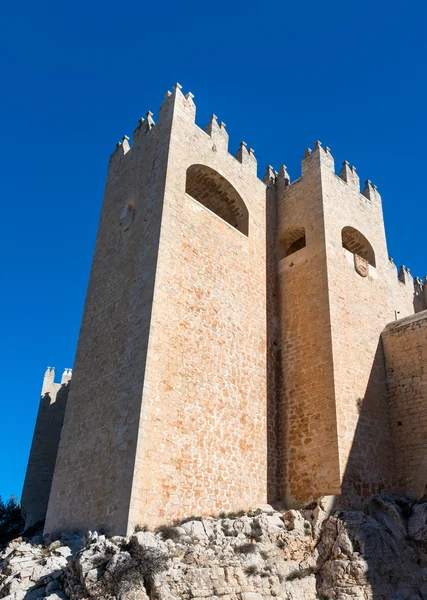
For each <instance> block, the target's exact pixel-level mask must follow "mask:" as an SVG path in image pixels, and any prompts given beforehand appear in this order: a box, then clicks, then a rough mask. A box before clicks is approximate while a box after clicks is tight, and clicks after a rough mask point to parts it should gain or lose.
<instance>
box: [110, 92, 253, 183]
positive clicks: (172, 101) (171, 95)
mask: <svg viewBox="0 0 427 600" xmlns="http://www.w3.org/2000/svg"><path fill="white" fill-rule="evenodd" d="M193 98H194V94H192V93H191V92H187V93H186V94H185V95H184V94H183V92H182V86H181V85H180V84H179V83H176V84H175V85H174V91H173V92H170V91H169V90H168V91H167V92H166V94H165V98H164V100H163V102H162V104H161V105H160V108H159V115H158V121H157V123H156V122H155V121H154V119H153V117H154V114H153V113H152V112H151V111H147V113H146V117H145V118H143V117H142V118H140V119H139V122H138V125H137V126H136V128H135V130H134V132H133V136H132V141H131V142H130V138H129V137H128V136H126V135H125V136H123V138H122V140H121V141H119V142H117V144H116V148H115V149H114V151H113V153H112V154H111V157H110V166H114V165H116V164H117V163H118V162H119V161H120V160H121V159H122V158H123V157H124V156H125V155H127V154H128V153H129V152H130V151H131V150H132V147H133V146H135V145H144V143H145V142H144V138H150V137H152V136H159V135H162V133H164V132H169V131H170V130H171V128H172V123H176V122H177V119H178V120H179V119H182V118H184V119H186V120H187V121H189V122H192V123H193V124H194V126H195V127H197V130H198V131H203V133H205V134H206V135H207V136H208V137H209V138H210V140H211V142H213V143H214V147H213V149H215V151H217V150H222V151H225V152H227V153H228V154H229V155H230V156H233V158H235V159H236V160H237V161H238V162H239V163H240V164H241V165H242V166H243V167H245V168H247V169H248V170H251V171H252V172H254V173H255V174H256V173H257V160H256V158H255V151H254V149H253V148H248V146H247V144H246V142H244V141H242V142H240V144H239V149H238V150H237V152H236V154H235V155H233V154H231V153H230V152H229V151H228V142H229V136H228V133H227V131H226V124H225V123H224V121H219V122H218V117H217V116H216V115H215V114H213V115H212V116H211V118H210V120H209V122H208V124H207V125H206V127H205V128H203V129H202V128H200V127H199V126H198V125H197V124H196V105H195V104H194V101H193ZM174 126H175V125H174ZM177 126H179V125H177Z"/></svg>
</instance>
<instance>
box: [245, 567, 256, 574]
mask: <svg viewBox="0 0 427 600" xmlns="http://www.w3.org/2000/svg"><path fill="white" fill-rule="evenodd" d="M245 573H247V575H256V574H257V573H258V567H257V566H256V565H249V566H248V567H246V569H245Z"/></svg>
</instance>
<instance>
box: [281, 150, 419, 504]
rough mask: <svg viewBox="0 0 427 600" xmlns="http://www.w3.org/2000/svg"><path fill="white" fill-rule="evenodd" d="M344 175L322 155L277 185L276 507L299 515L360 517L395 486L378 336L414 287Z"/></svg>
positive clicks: (367, 195)
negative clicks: (332, 497) (335, 507)
mask: <svg viewBox="0 0 427 600" xmlns="http://www.w3.org/2000/svg"><path fill="white" fill-rule="evenodd" d="M347 170H348V172H347V171H346V170H345V172H344V173H343V172H341V176H337V175H336V174H335V167H334V160H333V158H332V156H331V153H330V151H329V149H327V148H325V149H324V148H322V147H321V145H320V143H317V144H316V147H315V150H314V151H313V152H307V154H306V156H305V158H304V159H303V161H302V177H301V178H300V179H298V180H297V181H295V182H294V183H291V184H290V185H289V184H288V185H286V183H287V182H286V181H285V180H284V177H283V176H282V175H281V176H279V177H278V179H277V188H278V202H279V205H278V206H279V214H278V219H279V236H278V238H279V257H281V256H283V258H281V259H280V261H279V286H280V330H281V333H280V337H281V349H282V360H281V381H282V387H281V407H282V410H281V423H282V435H281V437H282V452H281V455H282V472H283V497H284V498H286V499H287V501H288V502H289V503H293V504H296V505H298V504H300V503H304V502H308V501H310V500H312V499H313V498H316V496H318V495H320V494H339V493H341V494H342V497H341V503H342V504H343V505H345V504H349V503H350V504H351V505H352V506H357V503H358V502H359V503H360V502H361V501H363V498H366V497H368V496H369V495H371V494H372V493H376V492H379V491H381V490H392V489H393V488H394V486H395V481H394V475H395V457H394V451H393V442H392V435H391V427H390V421H389V418H388V415H389V407H388V403H387V390H386V385H385V379H386V378H385V370H384V357H383V351H382V347H381V340H380V335H381V332H382V330H383V329H384V327H385V326H386V325H387V323H388V322H390V321H391V320H393V319H394V318H395V314H396V313H399V314H400V315H401V316H403V315H408V314H411V313H413V312H414V310H415V306H414V282H413V280H412V278H411V277H410V275H409V272H408V271H407V270H403V271H402V273H403V276H401V277H400V278H398V277H397V273H396V269H395V267H394V265H393V264H392V263H391V262H390V260H389V258H388V252H387V246H386V239H385V232H384V220H383V215H382V206H381V198H380V196H379V194H378V192H377V191H376V189H375V188H374V187H372V186H371V185H369V186H367V189H365V190H364V194H361V193H360V185H359V178H358V177H357V175H356V172H355V170H354V169H350V168H348V169H347ZM302 234H304V240H303V242H302V243H300V244H297V239H296V238H297V237H298V236H301V235H302ZM291 242H292V244H291ZM344 246H345V247H344ZM347 248H348V249H347ZM292 250H293V252H292V253H289V252H290V251H292ZM361 257H362V259H363V257H366V258H368V259H369V260H370V261H371V263H372V264H369V263H368V262H365V263H363V260H361ZM361 263H363V269H362V271H363V270H364V272H362V271H361V267H362V264H361ZM358 271H361V272H362V276H361V274H360V273H359V272H358ZM363 275H367V276H363ZM417 306H418V305H417ZM424 397H425V396H424Z"/></svg>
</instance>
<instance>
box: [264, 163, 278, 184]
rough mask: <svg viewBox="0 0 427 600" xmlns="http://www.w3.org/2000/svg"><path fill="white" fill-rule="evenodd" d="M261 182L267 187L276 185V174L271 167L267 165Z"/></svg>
mask: <svg viewBox="0 0 427 600" xmlns="http://www.w3.org/2000/svg"><path fill="white" fill-rule="evenodd" d="M262 180H263V182H264V183H265V184H267V185H271V184H272V185H274V184H275V183H276V174H275V171H274V169H273V167H272V166H271V165H267V166H266V168H265V174H264V177H263V178H262Z"/></svg>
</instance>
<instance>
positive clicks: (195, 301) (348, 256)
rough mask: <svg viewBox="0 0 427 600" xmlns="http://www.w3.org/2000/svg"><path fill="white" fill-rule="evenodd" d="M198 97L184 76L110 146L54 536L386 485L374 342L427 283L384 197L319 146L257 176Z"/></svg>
mask: <svg viewBox="0 0 427 600" xmlns="http://www.w3.org/2000/svg"><path fill="white" fill-rule="evenodd" d="M195 110H196V109H195V105H194V103H193V99H192V95H191V94H187V95H186V96H184V95H183V94H182V92H181V90H180V86H179V85H177V86H176V88H175V91H174V93H172V94H167V96H166V99H165V101H164V102H163V104H162V106H161V109H160V114H159V121H158V123H157V125H156V124H154V121H153V119H152V114H151V113H147V118H146V119H145V120H144V119H142V120H141V122H140V124H139V126H138V127H137V129H136V130H135V132H134V135H133V140H132V148H131V147H130V144H129V141H128V138H127V137H126V136H125V137H124V138H123V140H122V142H120V143H119V144H118V145H117V149H116V151H115V152H114V153H113V155H112V156H111V160H110V166H109V172H108V177H107V183H106V190H105V197H104V204H103V209H102V214H101V220H100V225H99V230H98V236H97V242H96V249H95V255H94V259H93V265H92V271H91V277H90V282H89V288H88V293H87V299H86V304H85V310H84V316H83V321H82V326H81V331H80V337H79V343H78V348H77V355H76V363H75V374H74V376H73V383H72V391H71V393H70V397H69V400H68V403H67V410H66V414H65V419H64V425H63V430H62V434H61V440H60V444H59V449H58V454H57V460H56V467H55V473H54V477H53V480H52V486H51V493H50V499H49V506H48V510H47V516H46V529H45V531H46V532H47V533H53V532H55V531H61V530H65V529H68V530H81V531H85V530H87V529H88V528H95V527H96V528H99V529H101V528H102V529H103V530H104V531H105V532H108V533H109V534H128V533H130V532H131V531H133V528H134V526H135V525H137V524H140V525H143V524H150V525H151V526H153V525H155V524H159V523H162V522H166V521H168V520H171V519H175V518H182V517H184V516H187V515H188V516H189V515H191V514H193V513H197V514H204V515H207V514H218V513H219V512H220V511H223V510H240V509H247V508H248V507H249V506H253V505H254V504H258V503H259V504H261V503H265V502H267V501H270V502H273V501H283V500H285V501H286V502H287V506H288V507H300V506H302V505H305V504H307V503H308V502H311V501H312V500H314V499H316V498H318V497H319V496H323V495H339V496H340V500H339V503H340V506H341V507H346V508H348V507H350V506H351V507H353V508H354V507H357V506H359V505H361V503H363V501H364V499H365V498H366V497H368V496H369V495H370V494H372V493H376V492H379V491H381V490H386V491H391V490H393V489H395V487H396V484H397V483H396V481H395V480H396V468H395V465H396V456H395V451H394V447H393V437H392V427H394V425H393V423H390V418H389V412H390V406H389V403H388V400H387V388H386V375H385V368H384V356H383V349H382V345H381V339H380V335H381V331H382V330H383V328H384V327H385V326H386V324H387V323H388V322H390V321H392V320H393V319H394V318H395V317H396V316H397V315H399V316H401V317H404V316H406V315H409V314H411V313H413V312H414V311H420V310H422V309H423V308H425V307H426V306H427V304H426V302H427V286H426V285H423V283H422V282H421V281H420V280H419V279H415V280H413V279H412V277H411V275H410V273H409V271H408V269H406V268H404V267H403V268H402V269H401V270H400V272H399V275H398V274H397V272H396V268H395V266H394V264H393V263H392V262H391V261H390V259H389V258H388V253H387V246H386V240H385V232H384V222H383V215H382V207H381V198H380V196H379V194H378V191H377V190H376V188H375V186H372V185H371V184H370V182H367V184H366V186H365V189H364V190H363V193H362V194H361V193H360V184H359V178H358V176H357V174H356V171H355V169H354V167H350V166H349V165H348V164H347V163H345V164H344V166H343V168H342V170H341V172H340V175H339V176H338V175H336V173H335V165H334V159H333V157H332V155H331V153H330V151H329V149H328V148H322V146H321V144H320V142H318V143H316V146H315V149H314V151H307V152H306V155H305V157H304V159H303V161H302V176H301V177H300V178H299V179H298V180H296V181H295V182H293V183H290V181H289V176H288V174H287V173H286V169H285V168H284V167H282V168H281V171H280V174H277V173H276V172H275V171H274V170H273V169H272V168H271V167H268V169H267V174H266V176H265V177H264V180H263V181H261V180H260V179H258V177H257V163H256V159H255V157H254V153H253V151H252V150H251V149H247V147H246V144H244V143H243V142H242V143H241V145H240V148H239V150H238V152H237V154H236V156H235V157H234V156H232V155H231V154H229V153H228V135H227V132H226V130H225V126H224V124H223V123H218V122H217V119H216V117H215V116H213V117H212V118H211V120H210V122H209V124H208V126H207V127H206V129H205V131H203V130H202V129H200V128H199V127H198V126H197V125H196V124H195ZM420 389H421V394H423V398H424V399H425V398H426V396H425V388H420ZM423 389H424V391H423ZM417 393H418V392H417ZM412 410H414V409H412ZM59 428H60V426H58V427H57V430H56V433H55V434H54V435H53V436H49V435H47V434H43V435H42V436H38V437H37V440H38V442H37V444H36V445H35V450H34V453H33V452H32V456H33V454H34V456H35V457H36V459H31V460H30V466H29V470H28V474H27V480H28V485H27V484H26V495H25V502H24V505H25V507H26V510H27V512H28V513H29V512H31V510H33V509H32V508H31V505H34V514H35V515H36V514H37V515H38V518H43V517H44V512H45V510H46V502H47V496H48V493H49V486H50V479H51V478H52V469H53V464H54V463H55V460H54V455H56V446H55V445H56V443H57V440H58V435H59ZM39 429H40V428H39ZM395 438H396V435H395ZM35 439H36V438H35ZM41 439H42V440H44V442H43V443H44V444H45V446H46V448H43V447H42V446H43V443H42V444H40V440H41ZM44 455H46V456H48V458H46V465H45V464H40V463H41V460H40V457H43V456H44ZM37 457H38V458H37ZM42 469H45V470H46V472H48V473H49V477H47V476H46V477H45V475H44V474H42V477H41V478H40V477H39V475H40V471H41V470H42ZM421 471H422V477H424V478H426V477H427V471H425V470H424V471H423V470H421ZM424 473H425V475H424ZM39 479H40V480H43V481H42V484H41V489H42V490H43V493H42V494H41V496H42V500H39V499H38V498H36V496H35V492H34V490H35V489H36V487H37V485H36V484H37V481H38V480H39ZM28 490H30V491H31V493H30V495H28V493H27V491H28ZM31 494H33V495H31ZM33 498H34V501H33ZM30 521H31V522H34V517H33V516H31V519H30Z"/></svg>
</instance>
